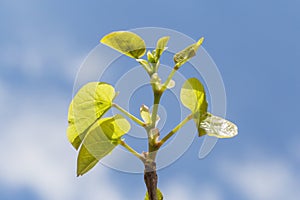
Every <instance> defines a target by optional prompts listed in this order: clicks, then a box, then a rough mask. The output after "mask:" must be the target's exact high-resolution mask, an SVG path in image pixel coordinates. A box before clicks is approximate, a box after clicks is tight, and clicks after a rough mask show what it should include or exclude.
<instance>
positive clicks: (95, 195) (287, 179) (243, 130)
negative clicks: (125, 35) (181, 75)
mask: <svg viewBox="0 0 300 200" xmlns="http://www.w3.org/2000/svg"><path fill="white" fill-rule="evenodd" d="M299 9H300V2H299V1H296V0H286V1H271V0H264V1H258V0H253V1H232V0H229V1H224V2H221V1H216V0H211V1H199V0H186V1H182V2H176V1H175V2H174V1H169V0H166V1H156V0H155V1H143V2H141V1H132V0H128V1H119V2H117V1H108V0H106V1H101V2H99V1H78V2H74V1H63V2H62V1H48V0H45V1H37V0H28V1H26V2H25V1H19V2H17V1H8V0H2V1H1V2H0V25H1V32H0V110H1V112H0V117H1V122H0V126H1V133H0V159H1V164H0V199H5V200H6V199H10V200H27V199H30V200H35V199H39V200H40V199H45V200H48V199H50V200H52V199H70V200H71V199H72V200H76V199H91V200H93V199H111V200H118V199H141V197H142V196H143V195H144V192H145V188H144V183H143V177H142V175H141V174H134V175H132V174H127V173H121V172H118V171H115V170H111V169H109V168H107V167H104V166H102V165H98V166H97V167H96V168H95V169H94V170H92V171H91V172H90V173H88V174H86V175H85V176H83V177H80V178H76V177H75V166H76V152H75V151H74V150H73V149H72V148H71V146H70V144H68V142H67V139H66V135H65V131H66V127H67V109H68V104H69V102H70V100H71V98H72V90H73V83H74V80H75V77H76V73H77V70H78V69H79V66H80V65H81V63H82V62H83V60H84V58H85V57H86V56H87V54H88V53H89V52H90V51H91V50H92V49H93V48H94V47H95V46H96V45H98V42H99V39H100V38H101V37H103V36H104V35H105V34H107V33H109V32H111V31H115V30H127V29H132V28H138V27H164V28H169V29H174V30H176V31H179V32H182V33H184V34H186V35H188V36H190V37H191V38H193V39H195V40H196V39H198V38H199V37H200V36H204V37H205V43H204V45H203V46H204V48H205V49H206V50H207V51H208V53H209V54H210V55H211V56H212V57H213V59H214V61H215V62H216V64H217V65H218V68H219V71H220V73H221V75H222V78H223V81H224V84H225V88H226V94H227V118H228V119H230V120H232V121H234V122H235V123H236V124H237V125H238V127H239V135H238V136H237V137H236V138H234V139H229V140H219V141H218V144H217V145H216V147H215V148H214V149H213V151H212V152H211V153H210V154H209V156H208V157H206V158H205V159H203V160H199V159H198V151H199V147H200V145H201V142H202V140H203V139H198V140H195V141H194V142H193V144H192V145H191V147H190V148H189V150H188V151H187V152H186V153H185V154H184V155H183V156H182V157H181V158H180V159H179V160H177V161H176V162H175V163H174V164H172V165H171V166H169V167H168V168H165V169H163V170H161V171H159V187H160V188H161V190H162V191H163V193H164V195H165V197H166V199H203V200H220V199H232V200H235V199H246V200H247V199H249V200H252V199H255V200H269V199H272V200H279V199H290V200H294V199H295V200H296V199H299V196H300V193H299V190H298V188H299V187H300V181H299V180H300V171H299V165H300V156H299V155H300V142H299V141H300V136H299V134H300V128H299V127H298V126H297V125H298V121H299V112H300V106H299V102H300V94H299V89H300V79H299V77H298V75H299V74H300V69H299V66H300V61H299V57H300V42H299V35H300V25H299V24H300V14H299ZM183 71H184V70H183ZM137 95H138V94H137Z"/></svg>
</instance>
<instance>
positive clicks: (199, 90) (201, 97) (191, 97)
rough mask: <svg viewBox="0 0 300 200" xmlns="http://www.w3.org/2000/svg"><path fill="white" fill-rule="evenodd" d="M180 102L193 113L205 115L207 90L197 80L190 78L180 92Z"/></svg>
mask: <svg viewBox="0 0 300 200" xmlns="http://www.w3.org/2000/svg"><path fill="white" fill-rule="evenodd" d="M180 100H181V102H182V104H183V105H184V106H185V107H187V108H188V109H190V110H191V111H192V113H196V112H198V111H200V112H201V113H203V114H205V113H206V111H207V102H206V95H205V90H204V87H203V85H202V84H201V83H200V81H199V80H198V79H196V78H190V79H188V80H186V81H185V83H184V84H183V86H182V88H181V91H180Z"/></svg>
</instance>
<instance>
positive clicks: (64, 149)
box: [0, 97, 122, 200]
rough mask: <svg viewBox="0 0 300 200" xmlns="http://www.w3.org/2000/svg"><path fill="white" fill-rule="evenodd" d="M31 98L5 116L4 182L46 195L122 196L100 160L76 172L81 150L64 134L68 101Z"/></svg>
mask: <svg viewBox="0 0 300 200" xmlns="http://www.w3.org/2000/svg"><path fill="white" fill-rule="evenodd" d="M45 98H46V97H45ZM54 98H57V97H54ZM29 99H30V97H27V100H26V101H25V104H24V105H23V106H22V108H21V110H18V111H17V114H16V115H15V116H14V118H11V119H4V120H2V125H3V126H2V130H1V131H2V133H1V134H0V138H1V139H0V159H1V165H0V180H1V183H2V184H6V185H7V186H8V187H12V188H14V187H18V186H20V187H22V186H24V185H26V186H27V188H31V189H32V190H33V191H34V192H37V194H38V195H40V196H41V197H42V199H45V200H53V199H58V200H60V199H64V200H68V199H70V200H74V199H90V200H93V199H95V200H96V199H99V198H100V199H110V200H120V199H122V194H121V193H120V192H117V191H119V190H118V188H117V187H116V186H115V184H114V183H113V181H112V180H111V178H110V177H108V176H107V175H106V172H107V170H108V169H107V168H105V167H103V166H101V165H98V166H97V167H96V168H95V169H94V170H93V171H91V173H88V174H87V175H85V176H84V177H80V178H76V177H75V168H76V152H75V150H73V148H72V147H71V145H70V144H68V142H67V138H66V135H65V130H66V124H67V123H66V114H64V113H65V112H64V110H66V109H62V107H64V106H65V105H66V103H65V101H64V100H62V99H60V100H58V99H53V97H52V98H50V97H49V98H47V102H45V103H43V105H40V104H39V102H38V99H35V98H32V99H30V100H31V101H28V100H29ZM12 105H14V102H9V104H8V105H7V106H10V108H12V107H13V106H12ZM46 105H47V106H46ZM7 110H9V108H7ZM11 110H12V111H13V112H16V110H13V109H11ZM80 197H81V198H80Z"/></svg>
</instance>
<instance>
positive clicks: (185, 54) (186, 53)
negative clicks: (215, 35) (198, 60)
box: [173, 37, 204, 68]
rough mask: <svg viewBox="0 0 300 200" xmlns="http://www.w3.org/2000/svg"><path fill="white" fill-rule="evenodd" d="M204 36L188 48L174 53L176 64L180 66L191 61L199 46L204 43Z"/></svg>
mask: <svg viewBox="0 0 300 200" xmlns="http://www.w3.org/2000/svg"><path fill="white" fill-rule="evenodd" d="M203 40H204V38H203V37H202V38H200V39H199V40H198V42H197V43H194V44H192V45H190V46H188V47H187V48H185V49H183V50H182V51H180V52H178V53H176V54H175V55H174V58H173V59H174V62H175V66H176V67H177V68H179V67H180V66H181V65H183V64H184V63H186V62H187V61H189V60H190V59H191V58H192V57H194V56H195V55H196V52H197V50H198V48H199V47H200V46H201V44H202V43H203Z"/></svg>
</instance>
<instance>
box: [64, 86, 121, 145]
mask: <svg viewBox="0 0 300 200" xmlns="http://www.w3.org/2000/svg"><path fill="white" fill-rule="evenodd" d="M114 97H115V89H114V88H113V87H112V86H111V85H109V84H107V83H103V82H91V83H88V84H86V85H84V86H83V87H82V88H81V89H80V90H79V91H78V92H77V94H76V95H75V97H74V98H73V100H72V102H71V104H70V107H69V113H68V122H69V126H68V129H67V137H68V140H69V141H70V143H71V144H72V145H73V146H74V148H75V149H78V148H79V146H80V144H81V143H82V140H83V138H84V137H85V135H86V133H87V130H88V129H89V128H90V127H91V126H92V125H93V124H94V123H95V122H96V120H97V119H99V118H101V117H102V116H103V115H104V113H105V112H106V111H107V110H108V109H110V108H111V106H112V101H113V99H114Z"/></svg>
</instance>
